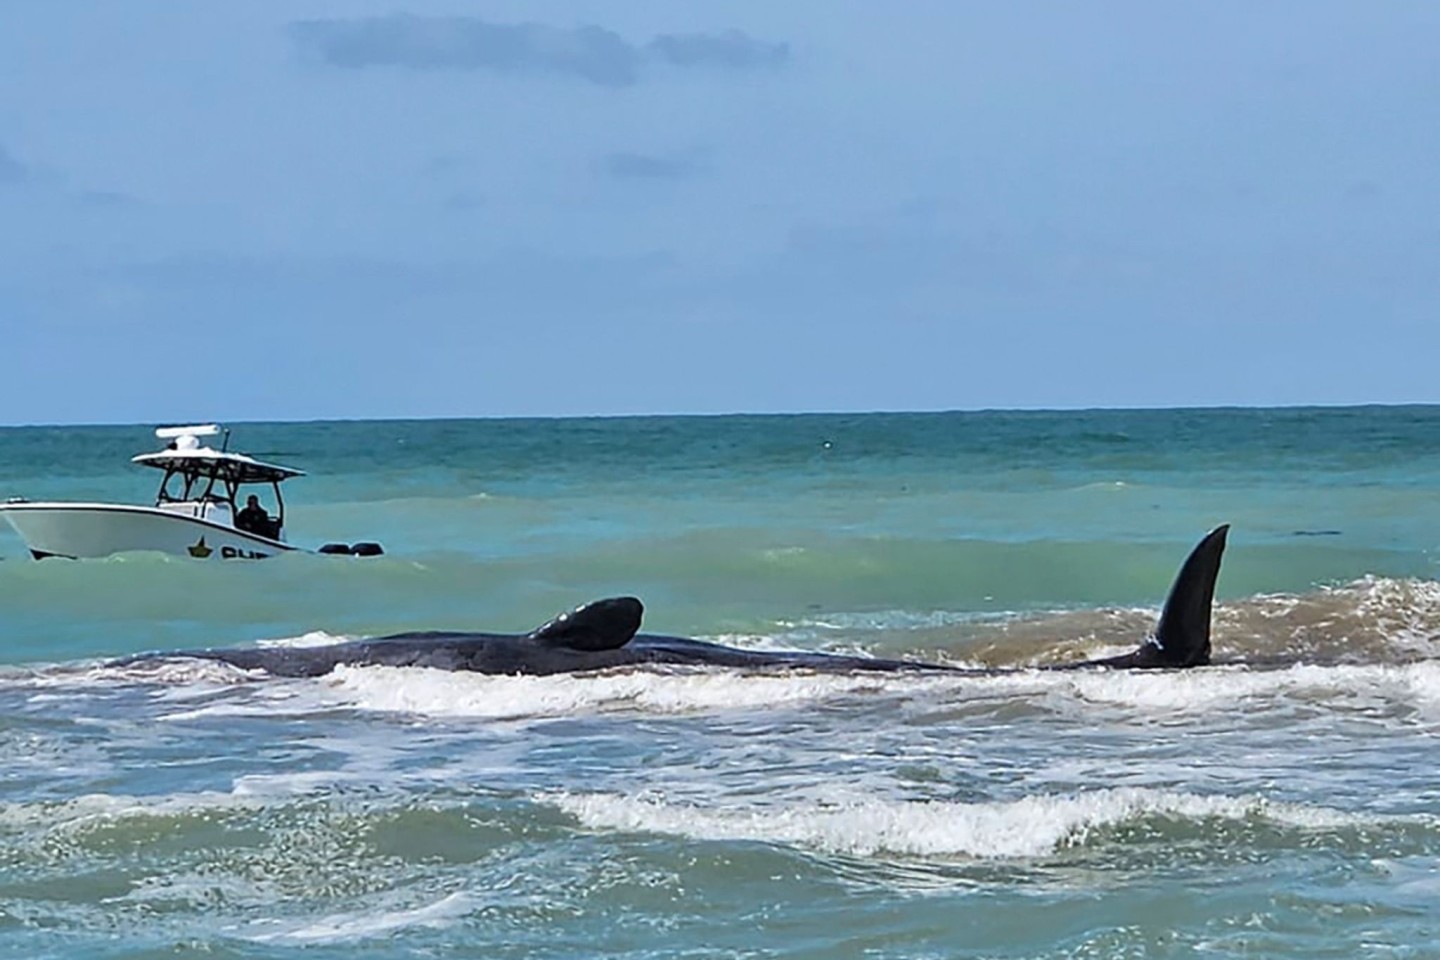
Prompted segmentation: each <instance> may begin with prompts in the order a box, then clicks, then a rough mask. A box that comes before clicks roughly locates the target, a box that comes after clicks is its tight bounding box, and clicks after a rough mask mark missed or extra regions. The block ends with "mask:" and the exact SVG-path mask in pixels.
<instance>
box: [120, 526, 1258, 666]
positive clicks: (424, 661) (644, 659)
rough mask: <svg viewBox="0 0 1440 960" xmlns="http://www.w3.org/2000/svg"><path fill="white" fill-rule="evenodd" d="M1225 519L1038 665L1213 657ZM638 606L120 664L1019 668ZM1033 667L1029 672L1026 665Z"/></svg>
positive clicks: (1185, 662)
mask: <svg viewBox="0 0 1440 960" xmlns="http://www.w3.org/2000/svg"><path fill="white" fill-rule="evenodd" d="M1229 529H1230V527H1229V525H1228V524H1225V525H1222V526H1219V527H1216V528H1215V529H1214V530H1211V531H1210V532H1209V533H1208V534H1206V535H1205V537H1204V539H1202V540H1201V541H1200V542H1199V543H1198V544H1197V545H1196V546H1195V547H1194V548H1193V549H1192V550H1191V551H1190V554H1189V555H1188V556H1187V557H1186V558H1185V561H1184V563H1183V564H1181V566H1180V570H1179V572H1178V573H1177V574H1176V576H1175V581H1174V583H1173V585H1172V586H1171V588H1170V592H1169V594H1168V595H1167V596H1166V599H1165V604H1164V606H1163V608H1162V609H1161V612H1160V618H1159V620H1158V621H1157V622H1156V624H1155V628H1154V630H1153V631H1152V632H1151V633H1150V634H1149V635H1148V636H1146V637H1145V638H1144V639H1143V640H1142V641H1141V642H1140V644H1139V646H1137V647H1136V648H1135V649H1134V650H1132V651H1130V652H1128V653H1123V654H1120V655H1119V656H1113V657H1105V658H1099V659H1093V660H1085V661H1078V662H1067V663H1057V664H1044V665H1041V666H1040V667H1039V669H1045V670H1076V669H1106V668H1108V669H1138V670H1153V669H1168V670H1182V669H1186V668H1190V667H1198V666H1203V665H1206V664H1208V663H1209V662H1210V619H1211V609H1212V607H1213V606H1214V600H1215V581H1216V579H1217V578H1218V576H1219V573H1220V560H1221V557H1222V556H1223V554H1224V552H1225V542H1226V537H1227V534H1228V533H1229ZM644 610H645V608H644V605H643V604H642V603H641V601H640V600H639V599H638V598H636V597H630V596H621V597H607V598H605V599H602V600H596V601H594V602H591V603H587V604H585V605H583V606H581V607H578V608H576V609H574V610H570V611H567V612H565V613H562V614H560V615H559V616H557V617H555V618H553V619H552V620H550V621H548V622H546V623H545V624H543V625H541V626H539V627H537V628H536V629H534V630H532V631H530V632H529V633H523V634H507V633H461V632H449V631H433V630H432V631H422V632H414V633H396V634H391V635H388V636H383V637H375V638H371V639H364V640H352V641H346V642H341V643H335V644H328V645H323V646H307V647H286V646H266V647H258V646H251V647H228V648H216V649H206V650H181V651H170V652H163V653H151V654H141V655H139V656H136V657H130V658H127V659H126V660H124V661H117V662H118V663H121V664H125V665H129V664H133V663H136V662H146V661H153V660H162V659H163V660H170V659H175V658H199V659H203V660H211V661H219V662H221V663H227V664H230V665H231V666H233V667H238V668H240V669H242V670H247V671H263V672H264V673H265V674H268V675H270V676H274V677H319V676H324V675H325V674H327V673H330V672H331V671H332V670H334V669H335V668H336V667H339V666H342V665H343V666H388V667H428V668H432V669H438V670H454V671H472V672H475V673H484V674H517V675H529V676H550V675H554V674H573V673H587V672H591V671H596V670H610V669H614V668H625V667H653V666H667V665H679V666H696V667H721V668H733V669H739V670H746V671H775V670H807V671H814V672H823V673H852V672H859V671H881V672H887V673H900V672H916V673H922V672H923V673H952V674H953V673H968V674H995V673H1003V672H1013V671H1014V670H1015V669H1017V668H1010V670H1008V671H1007V670H1005V669H1002V668H989V669H986V668H974V667H960V666H955V665H950V664H944V663H938V662H931V661H925V660H892V659H885V658H881V657H868V656H849V655H841V654H831V653H817V652H811V651H802V650H747V649H740V648H737V647H730V646H725V645H724V644H719V643H712V642H710V641H707V640H696V639H691V638H687V637H672V636H663V635H657V634H644V633H640V632H639V631H640V626H641V620H642V619H643V617H644ZM1026 669H1034V668H1026Z"/></svg>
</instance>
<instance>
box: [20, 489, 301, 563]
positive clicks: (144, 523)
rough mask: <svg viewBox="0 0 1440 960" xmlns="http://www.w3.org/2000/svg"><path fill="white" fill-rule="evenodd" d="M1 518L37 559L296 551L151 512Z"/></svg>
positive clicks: (80, 507) (219, 556)
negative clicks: (143, 552)
mask: <svg viewBox="0 0 1440 960" xmlns="http://www.w3.org/2000/svg"><path fill="white" fill-rule="evenodd" d="M0 516H3V517H4V518H5V520H6V521H8V522H9V524H10V526H11V527H13V528H14V529H15V532H16V533H18V534H19V535H20V538H21V539H22V540H24V541H25V545H26V546H27V547H28V548H29V549H30V553H31V554H32V555H33V556H34V557H35V558H36V559H43V558H45V557H70V558H91V557H108V556H110V555H111V554H115V553H124V552H128V551H132V550H148V551H158V552H160V553H169V554H174V555H175V556H181V557H194V558H196V559H199V560H259V559H262V558H264V557H272V556H274V555H276V554H278V553H286V552H289V551H292V550H295V549H296V548H295V547H292V546H290V545H289V544H287V543H283V542H281V541H279V540H271V539H270V538H268V537H262V536H258V535H256V534H252V533H246V532H245V531H243V530H237V529H235V528H234V527H230V526H226V525H224V524H220V523H215V522H213V521H210V520H204V519H201V518H198V517H192V516H185V515H183V514H179V513H175V512H172V511H166V510H161V509H158V508H156V507H140V506H125V505H119V504H110V503H9V504H3V505H0Z"/></svg>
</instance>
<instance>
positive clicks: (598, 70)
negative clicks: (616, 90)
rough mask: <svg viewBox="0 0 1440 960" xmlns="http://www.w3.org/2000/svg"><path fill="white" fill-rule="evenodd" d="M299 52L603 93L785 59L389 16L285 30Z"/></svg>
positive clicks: (748, 50)
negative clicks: (543, 79) (657, 75)
mask: <svg viewBox="0 0 1440 960" xmlns="http://www.w3.org/2000/svg"><path fill="white" fill-rule="evenodd" d="M289 30H290V35H291V37H292V38H293V39H294V41H295V43H296V44H297V45H298V46H299V47H300V49H301V51H302V52H304V53H305V54H307V55H310V56H315V57H318V58H319V59H320V60H321V61H322V62H324V63H326V64H329V65H330V66H332V67H340V68H343V69H350V70H359V69H364V68H367V67H405V68H409V69H413V70H489V71H492V72H495V73H507V74H552V75H559V76H569V77H577V78H579V79H582V80H586V81H589V82H590V83H594V84H596V85H598V86H602V87H628V86H631V85H633V84H635V83H636V82H637V81H638V80H639V79H640V72H641V69H642V68H643V67H644V66H645V65H646V64H647V63H652V62H654V63H660V64H664V65H669V66H672V67H680V68H689V67H704V66H710V67H723V68H726V69H749V68H754V67H762V66H765V67H773V66H776V65H778V64H780V63H783V62H784V61H785V60H786V59H787V58H788V56H789V46H788V45H787V44H784V43H778V44H775V43H766V42H763V41H759V40H755V39H753V38H751V37H749V36H748V35H746V34H745V33H743V32H741V31H739V30H727V31H725V32H723V33H714V34H709V33H691V34H664V35H662V36H658V37H655V38H654V39H652V40H651V41H650V42H649V43H648V44H645V45H643V46H641V45H637V44H634V43H631V42H630V41H628V40H626V39H625V38H624V37H622V36H620V35H619V34H618V33H615V32H614V31H613V30H607V29H605V28H604V27H597V26H593V25H588V26H581V27H570V28H566V27H552V26H548V25H545V24H539V23H518V24H508V23H489V22H487V21H485V20H481V19H480V18H478V17H419V16H414V15H411V14H394V15H391V16H387V17H361V18H355V19H344V20H340V19H337V20H301V21H295V22H293V23H291V24H290V27H289Z"/></svg>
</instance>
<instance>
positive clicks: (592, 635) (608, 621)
mask: <svg viewBox="0 0 1440 960" xmlns="http://www.w3.org/2000/svg"><path fill="white" fill-rule="evenodd" d="M644 613H645V606H644V605H643V604H642V603H641V602H640V601H639V600H637V599H635V598H634V597H609V598H607V599H605V600H596V601H595V602H594V603H587V604H585V605H584V606H582V607H576V608H575V609H574V610H571V611H569V612H567V613H562V614H560V616H558V617H556V618H555V619H554V620H551V621H550V622H549V623H547V624H545V625H544V626H541V627H537V628H536V629H534V630H532V631H531V632H530V633H528V634H527V635H526V636H527V637H528V638H529V639H531V640H538V641H539V642H541V643H544V644H547V645H550V646H555V647H569V648H571V649H572V650H588V651H592V652H593V651H598V650H618V649H619V648H621V647H623V646H625V644H627V643H629V642H630V638H631V637H633V636H635V631H637V630H639V629H640V618H641V617H642V616H643V615H644Z"/></svg>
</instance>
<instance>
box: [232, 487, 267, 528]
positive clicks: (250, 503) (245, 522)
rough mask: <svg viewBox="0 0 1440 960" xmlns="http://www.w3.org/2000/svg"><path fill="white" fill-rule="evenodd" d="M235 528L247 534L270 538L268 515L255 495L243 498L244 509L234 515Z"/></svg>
mask: <svg viewBox="0 0 1440 960" xmlns="http://www.w3.org/2000/svg"><path fill="white" fill-rule="evenodd" d="M235 527H236V529H238V530H244V531H246V532H247V533H258V534H260V536H262V537H268V536H271V533H270V529H271V524H270V514H268V513H266V512H265V508H264V507H262V506H260V498H259V497H257V496H255V494H253V493H252V494H250V496H248V497H246V498H245V509H244V510H241V511H240V512H239V513H237V514H235Z"/></svg>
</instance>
